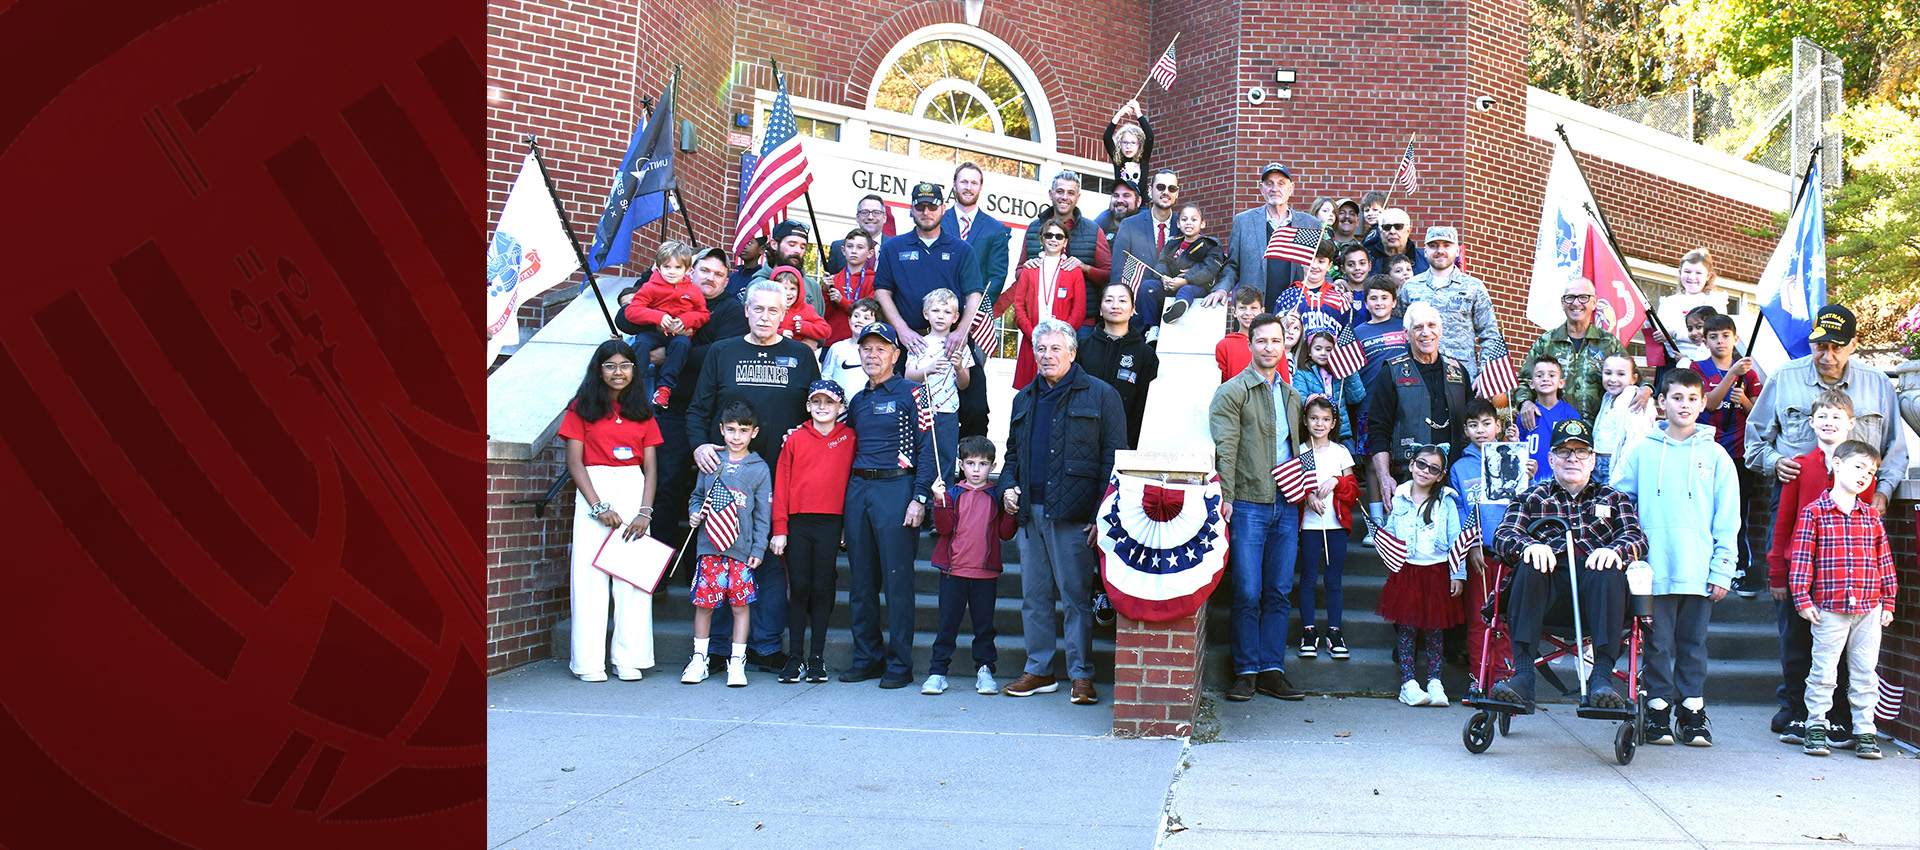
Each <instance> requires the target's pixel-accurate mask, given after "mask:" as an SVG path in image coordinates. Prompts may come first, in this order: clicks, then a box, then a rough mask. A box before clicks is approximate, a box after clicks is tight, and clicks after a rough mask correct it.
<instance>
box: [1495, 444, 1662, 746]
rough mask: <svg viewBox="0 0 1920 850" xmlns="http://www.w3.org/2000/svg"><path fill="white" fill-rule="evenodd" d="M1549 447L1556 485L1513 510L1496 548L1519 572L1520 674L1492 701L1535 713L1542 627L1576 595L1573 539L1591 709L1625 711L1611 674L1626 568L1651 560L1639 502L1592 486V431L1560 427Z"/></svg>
mask: <svg viewBox="0 0 1920 850" xmlns="http://www.w3.org/2000/svg"><path fill="white" fill-rule="evenodd" d="M1549 445H1550V451H1549V454H1548V458H1547V462H1548V465H1549V466H1551V467H1552V469H1553V478H1551V479H1549V480H1546V481H1542V482H1540V483H1539V484H1536V485H1534V486H1532V487H1529V488H1528V489H1527V490H1526V492H1524V493H1522V494H1521V495H1520V497H1519V498H1518V499H1515V500H1514V501H1513V504H1511V505H1510V506H1508V508H1507V512H1506V516H1505V517H1503V518H1502V519H1501V521H1500V527H1499V528H1498V529H1497V530H1496V531H1495V532H1494V534H1493V540H1492V543H1491V545H1490V548H1491V549H1492V551H1493V553H1494V554H1496V555H1498V556H1499V557H1500V558H1501V559H1503V560H1505V561H1506V562H1507V563H1510V564H1515V565H1516V568H1515V570H1514V574H1513V583H1512V586H1511V592H1510V593H1511V595H1510V597H1509V599H1508V602H1507V609H1506V610H1507V625H1508V628H1509V630H1510V632H1511V634H1512V637H1513V666H1514V674H1513V678H1511V679H1508V680H1506V681H1504V682H1498V683H1496V684H1495V685H1494V686H1493V688H1492V689H1491V691H1490V692H1489V693H1488V696H1490V697H1492V698H1493V699H1494V700H1497V701H1500V702H1509V703H1515V704H1519V705H1523V706H1525V707H1526V711H1527V712H1531V711H1532V710H1533V680H1534V666H1533V665H1534V660H1535V659H1536V657H1537V656H1536V654H1535V649H1534V646H1535V644H1536V643H1537V642H1538V640H1539V638H1540V624H1541V621H1542V620H1543V619H1544V618H1545V616H1546V613H1547V611H1548V610H1549V609H1550V608H1552V607H1553V604H1554V602H1555V601H1556V599H1560V598H1564V597H1565V596H1567V595H1571V593H1572V591H1571V587H1570V582H1569V579H1568V576H1567V567H1568V564H1567V554H1568V553H1567V552H1566V548H1567V535H1568V530H1569V529H1571V531H1572V542H1573V552H1572V556H1573V561H1574V562H1575V563H1577V564H1579V565H1580V568H1581V573H1580V575H1579V577H1578V578H1579V581H1578V586H1579V598H1578V599H1577V600H1576V602H1577V604H1578V605H1579V606H1580V608H1579V612H1580V620H1581V621H1582V622H1583V624H1584V626H1585V629H1586V631H1587V632H1588V634H1589V635H1590V636H1591V637H1592V638H1593V660H1594V665H1593V670H1592V673H1591V674H1590V675H1589V676H1588V677H1587V703H1586V705H1587V706H1588V707H1592V708H1605V709H1623V708H1626V706H1627V697H1624V696H1622V695H1621V694H1620V692H1619V691H1617V690H1615V689H1614V687H1613V666H1614V661H1615V660H1616V659H1617V658H1618V652H1619V649H1620V640H1621V636H1622V627H1623V626H1624V625H1625V624H1626V619H1627V579H1626V571H1625V568H1626V566H1627V565H1628V564H1629V563H1632V562H1634V561H1637V560H1640V559H1641V558H1644V557H1645V556H1646V551H1647V538H1646V535H1645V534H1644V533H1643V532H1642V531H1641V529H1640V517H1639V514H1638V512H1637V511H1636V510H1635V507H1634V501H1633V497H1631V496H1628V495H1627V494H1625V493H1622V492H1620V491H1618V490H1615V489H1613V488H1612V487H1609V486H1607V485H1606V484H1605V483H1604V482H1600V481H1595V480H1593V467H1594V454H1593V429H1592V427H1591V426H1589V425H1587V424H1586V422H1584V421H1582V420H1579V419H1569V420H1566V421H1564V422H1559V423H1555V425H1554V426H1553V436H1552V442H1551V443H1550V444H1549ZM1542 520H1547V522H1542Z"/></svg>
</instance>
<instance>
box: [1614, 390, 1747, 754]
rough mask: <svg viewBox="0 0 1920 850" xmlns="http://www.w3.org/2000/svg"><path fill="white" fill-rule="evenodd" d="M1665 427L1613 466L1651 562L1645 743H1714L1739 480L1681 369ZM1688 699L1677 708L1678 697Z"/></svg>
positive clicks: (1667, 399)
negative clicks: (1713, 705)
mask: <svg viewBox="0 0 1920 850" xmlns="http://www.w3.org/2000/svg"><path fill="white" fill-rule="evenodd" d="M1659 402H1660V409H1661V410H1662V411H1663V412H1665V413H1666V415H1667V421H1666V425H1665V428H1664V430H1656V431H1654V432H1653V433H1650V434H1648V435H1647V436H1646V437H1645V438H1644V441H1643V442H1642V443H1641V444H1640V446H1639V447H1638V448H1636V449H1634V450H1633V451H1632V452H1631V453H1629V454H1628V455H1627V459H1626V462H1625V463H1623V464H1621V465H1619V466H1617V467H1615V468H1614V472H1613V487H1614V489H1616V490H1619V491H1621V492H1623V493H1628V494H1631V495H1635V496H1637V497H1639V502H1640V525H1641V528H1643V529H1644V530H1645V531H1646V534H1647V561H1648V563H1649V564H1651V565H1652V566H1653V635H1652V638H1651V639H1650V640H1648V642H1647V666H1646V684H1647V696H1648V699H1647V720H1646V723H1647V742H1648V743H1652V744H1671V743H1673V737H1674V736H1673V725H1674V723H1673V721H1674V720H1675V719H1677V720H1678V722H1679V723H1678V725H1679V727H1680V742H1681V743H1683V744H1686V745H1688V746H1693V747H1711V746H1713V730H1712V727H1711V726H1710V725H1709V724H1708V722H1707V711H1706V699H1705V688H1706V680H1707V620H1708V618H1709V615H1711V614H1712V611H1713V603H1715V602H1718V601H1720V600H1721V599H1724V598H1726V595H1727V588H1729V587H1731V586H1732V585H1733V569H1734V563H1735V554H1734V553H1735V550H1734V542H1735V538H1736V537H1737V536H1738V535H1739V533H1740V481H1739V478H1738V472H1737V470H1736V468H1735V466H1734V462H1733V458H1732V457H1730V456H1728V454H1727V450H1726V449H1724V448H1721V446H1720V444H1719V443H1718V442H1715V441H1714V438H1713V428H1712V426H1707V425H1700V424H1698V420H1699V418H1700V410H1701V408H1702V407H1704V406H1705V404H1706V384H1705V382H1704V381H1702V380H1701V378H1700V373H1698V372H1694V371H1691V370H1685V369H1676V370H1673V371H1671V372H1668V373H1667V377H1666V383H1665V385H1664V386H1663V387H1662V388H1661V393H1660V398H1659ZM1676 700H1677V701H1678V702H1679V703H1680V711H1679V716H1678V717H1677V718H1675V717H1674V715H1673V701H1676Z"/></svg>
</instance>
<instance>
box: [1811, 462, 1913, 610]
mask: <svg viewBox="0 0 1920 850" xmlns="http://www.w3.org/2000/svg"><path fill="white" fill-rule="evenodd" d="M1861 495H1862V496H1863V498H1860V499H1857V500H1855V501H1854V503H1853V510H1851V511H1843V510H1841V509H1840V506H1839V505H1836V504H1834V503H1833V491H1832V490H1827V491H1826V492H1824V493H1821V494H1820V498H1818V499H1815V500H1813V501H1812V502H1810V503H1808V505H1807V506H1806V507H1804V508H1801V509H1800V519H1799V521H1797V522H1795V523H1794V525H1793V548H1792V549H1789V550H1788V552H1787V570H1788V573H1787V587H1788V588H1789V589H1791V590H1792V591H1793V607H1794V609H1795V610H1799V611H1805V610H1807V609H1808V608H1810V607H1817V608H1819V609H1820V610H1822V611H1833V612H1836V613H1840V614H1866V613H1869V612H1872V611H1873V610H1875V609H1877V608H1880V607H1882V606H1884V607H1886V609H1887V610H1889V611H1891V610H1893V596H1894V591H1895V590H1896V583H1895V581H1894V575H1893V551H1892V550H1891V549H1889V548H1888V546H1887V530H1886V526H1885V525H1883V524H1882V522H1881V519H1880V512H1879V511H1877V510H1874V509H1873V500H1872V497H1871V495H1870V494H1865V493H1863V494H1861Z"/></svg>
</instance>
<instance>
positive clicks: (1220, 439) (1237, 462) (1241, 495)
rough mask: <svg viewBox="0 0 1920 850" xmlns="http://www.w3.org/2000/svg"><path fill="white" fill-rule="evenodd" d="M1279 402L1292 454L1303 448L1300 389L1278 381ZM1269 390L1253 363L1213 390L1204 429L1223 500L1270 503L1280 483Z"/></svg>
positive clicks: (1303, 435) (1304, 420) (1303, 420)
mask: <svg viewBox="0 0 1920 850" xmlns="http://www.w3.org/2000/svg"><path fill="white" fill-rule="evenodd" d="M1277 386H1279V388H1280V393H1281V403H1282V404H1284V405H1286V410H1287V423H1288V425H1289V426H1291V427H1289V428H1288V429H1287V430H1288V431H1289V432H1290V433H1289V434H1288V435H1287V444H1288V445H1289V446H1291V447H1292V449H1293V453H1294V456H1295V457H1298V456H1299V455H1300V453H1301V452H1303V451H1304V450H1305V446H1306V439H1307V426H1306V417H1305V416H1303V415H1302V414H1301V412H1300V405H1301V401H1300V392H1299V391H1298V390H1295V389H1294V388H1293V387H1292V386H1290V385H1288V384H1287V382H1286V381H1281V382H1279V384H1278V385H1277ZM1273 428H1274V424H1273V390H1272V388H1271V387H1270V386H1269V385H1268V384H1267V382H1266V381H1265V380H1263V379H1261V377H1260V373H1259V372H1256V371H1254V369H1253V367H1252V366H1248V367H1247V368H1246V369H1244V370H1242V371H1241V372H1240V374H1238V375H1235V376H1234V377H1233V380H1230V381H1228V382H1226V383H1224V384H1221V385H1220V388H1219V389H1217V390H1214V391H1213V401H1212V403H1210V404H1208V405H1207V429H1208V430H1209V431H1211V432H1212V434H1213V454H1214V463H1213V465H1214V468H1215V469H1217V470H1219V471H1220V494H1221V496H1222V497H1223V498H1224V499H1225V500H1226V503H1227V504H1232V503H1233V502H1234V501H1235V500H1239V501H1242V502H1255V503H1258V504H1262V505H1271V504H1273V503H1274V502H1275V501H1276V498H1275V497H1276V495H1277V494H1278V493H1279V489H1278V488H1277V487H1276V486H1275V485H1274V483H1273V467H1274V459H1273V455H1274V452H1273V438H1272V437H1271V436H1268V435H1271V434H1273Z"/></svg>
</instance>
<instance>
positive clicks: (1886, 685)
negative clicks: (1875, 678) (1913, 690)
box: [1873, 673, 1907, 723]
mask: <svg viewBox="0 0 1920 850" xmlns="http://www.w3.org/2000/svg"><path fill="white" fill-rule="evenodd" d="M1906 699H1907V689H1906V688H1904V687H1901V686H1899V685H1896V684H1894V683H1893V682H1891V681H1889V680H1888V679H1887V674H1885V673H1881V674H1880V704H1879V706H1877V707H1875V708H1874V710H1873V719H1875V720H1877V721H1879V722H1881V723H1892V722H1893V721H1894V719H1895V718H1897V717H1899V716H1900V706H1901V703H1903V702H1905V701H1906Z"/></svg>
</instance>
